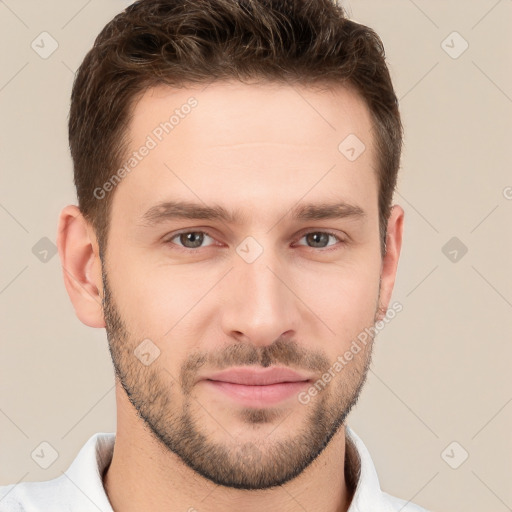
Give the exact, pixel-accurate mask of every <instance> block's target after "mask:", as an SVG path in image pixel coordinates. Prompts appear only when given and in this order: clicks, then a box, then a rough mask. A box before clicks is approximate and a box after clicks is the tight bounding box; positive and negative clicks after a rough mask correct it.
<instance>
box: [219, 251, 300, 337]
mask: <svg viewBox="0 0 512 512" xmlns="http://www.w3.org/2000/svg"><path fill="white" fill-rule="evenodd" d="M283 267H284V265H282V264H280V262H279V260H278V258H277V257H276V256H275V255H274V254H273V253H272V254H271V251H269V250H265V251H264V252H263V254H262V255H261V256H260V257H259V258H257V259H256V260H255V261H253V262H252V263H247V262H246V261H244V260H243V259H242V258H240V257H238V255H236V256H235V260H234V268H233V270H232V271H231V272H230V273H229V276H227V280H226V282H225V283H224V286H223V289H222V290H220V293H221V294H222V297H223V298H222V309H221V318H222V329H223V332H224V333H225V334H226V335H228V336H229V337H231V338H235V339H236V340H237V341H243V342H248V343H251V344H253V345H255V346H256V345H257V346H266V345H271V344H272V343H273V342H274V341H275V340H276V339H278V338H280V337H282V336H285V335H286V336H287V337H290V336H293V335H294V333H295V332H296V330H297V328H298V324H299V320H300V300H299V299H298V298H297V297H296V296H295V295H294V293H293V283H292V282H291V281H292V278H291V274H290V271H289V270H288V271H287V270H284V268H283Z"/></svg>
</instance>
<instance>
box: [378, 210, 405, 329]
mask: <svg viewBox="0 0 512 512" xmlns="http://www.w3.org/2000/svg"><path fill="white" fill-rule="evenodd" d="M403 230H404V210H403V209H402V207H401V206H399V205H394V206H393V207H392V209H391V214H390V216H389V220H388V229H387V238H386V254H385V255H384V257H383V258H382V267H381V289H380V297H379V315H378V319H379V320H381V319H382V318H384V316H385V314H386V311H387V309H388V307H389V302H390V301H391V294H392V292H393V287H394V285H395V278H396V271H397V268H398V260H399V258H400V250H401V248H402V237H403Z"/></svg>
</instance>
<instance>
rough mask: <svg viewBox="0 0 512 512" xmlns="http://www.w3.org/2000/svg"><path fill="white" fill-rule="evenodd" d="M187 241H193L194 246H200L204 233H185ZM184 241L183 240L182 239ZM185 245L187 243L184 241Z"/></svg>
mask: <svg viewBox="0 0 512 512" xmlns="http://www.w3.org/2000/svg"><path fill="white" fill-rule="evenodd" d="M185 238H186V242H187V243H189V242H191V244H192V247H200V246H201V242H202V234H201V233H186V234H185ZM182 243H183V240H182ZM183 245H185V246H186V245H187V244H186V243H183Z"/></svg>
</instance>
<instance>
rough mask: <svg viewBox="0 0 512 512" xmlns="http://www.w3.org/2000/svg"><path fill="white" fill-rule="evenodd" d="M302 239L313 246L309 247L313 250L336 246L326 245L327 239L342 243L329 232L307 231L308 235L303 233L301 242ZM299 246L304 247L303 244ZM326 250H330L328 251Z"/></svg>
mask: <svg viewBox="0 0 512 512" xmlns="http://www.w3.org/2000/svg"><path fill="white" fill-rule="evenodd" d="M302 238H305V239H306V241H307V243H310V244H313V245H310V246H309V247H311V248H313V249H323V248H325V247H329V246H331V245H336V244H328V242H329V238H334V239H336V240H337V241H338V242H341V243H343V240H342V239H341V238H340V237H339V236H338V235H335V234H334V233H331V232H330V231H309V232H308V233H304V234H303V235H302V237H301V240H302ZM299 245H305V244H299ZM328 250H330V249H328Z"/></svg>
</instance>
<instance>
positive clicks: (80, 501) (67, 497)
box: [0, 426, 428, 512]
mask: <svg viewBox="0 0 512 512" xmlns="http://www.w3.org/2000/svg"><path fill="white" fill-rule="evenodd" d="M346 434H347V435H346V439H347V451H346V457H347V460H348V461H349V464H350V465H352V466H351V467H352V470H353V471H355V474H356V475H357V471H358V469H359V479H358V481H357V487H356V491H355V494H354V497H353V499H352V503H351V504H350V507H349V509H348V512H398V511H400V512H428V511H427V510H425V509H424V508H421V507H419V506H418V505H414V504H413V503H410V502H407V501H405V500H402V499H399V498H395V497H393V496H390V495H389V494H387V493H385V492H383V491H381V489H380V484H379V479H378V477H377V472H376V470H375V466H374V464H373V461H372V459H371V457H370V454H369V453H368V450H367V448H366V446H365V445H364V444H363V442H362V441H361V439H360V438H359V437H358V436H357V435H356V434H355V432H354V431H353V430H352V429H351V428H350V427H348V426H346ZM115 437H116V435H115V433H103V432H99V433H97V434H94V435H93V436H92V437H90V438H89V440H88V441H87V442H86V443H85V444H84V445H83V446H82V448H81V449H80V451H79V453H78V455H77V456H76V458H75V460H74V461H73V462H72V463H71V465H70V466H69V468H68V469H67V470H66V471H65V472H64V473H62V475H60V476H58V477H57V478H54V479H53V480H47V481H44V482H20V483H18V484H10V485H6V486H0V511H1V512H43V511H44V512H98V511H101V512H113V509H112V505H111V504H110V502H109V500H108V497H107V494H106V493H105V489H104V488H103V482H102V475H103V471H104V469H105V468H106V467H107V466H108V465H109V464H110V461H111V459H112V454H113V451H114V442H115ZM350 441H351V442H352V448H351V447H350V446H349V443H350ZM350 448H351V449H350ZM356 453H357V456H358V458H359V460H357V456H356ZM356 478H357V476H356Z"/></svg>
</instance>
